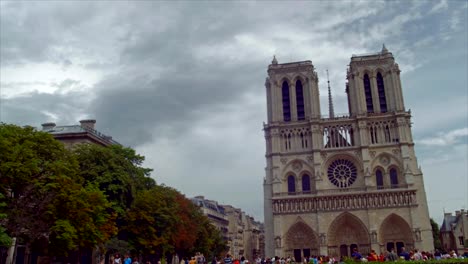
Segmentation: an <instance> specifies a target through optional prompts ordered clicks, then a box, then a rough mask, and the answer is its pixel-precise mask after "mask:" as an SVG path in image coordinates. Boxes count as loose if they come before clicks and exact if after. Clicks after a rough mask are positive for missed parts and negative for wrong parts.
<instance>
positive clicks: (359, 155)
mask: <svg viewBox="0 0 468 264" xmlns="http://www.w3.org/2000/svg"><path fill="white" fill-rule="evenodd" d="M354 155H355V156H356V157H358V158H359V159H360V160H362V153H361V151H359V150H355V151H354Z"/></svg>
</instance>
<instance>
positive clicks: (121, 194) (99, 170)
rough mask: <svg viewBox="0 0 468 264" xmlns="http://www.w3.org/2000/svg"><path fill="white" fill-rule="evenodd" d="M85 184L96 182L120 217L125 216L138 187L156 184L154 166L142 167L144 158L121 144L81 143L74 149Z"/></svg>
mask: <svg viewBox="0 0 468 264" xmlns="http://www.w3.org/2000/svg"><path fill="white" fill-rule="evenodd" d="M74 153H75V155H76V157H77V160H78V163H79V166H80V175H81V177H82V178H83V179H84V180H85V185H88V184H93V185H94V184H95V185H96V186H97V187H98V188H99V189H100V190H101V191H102V192H104V194H105V195H106V197H107V199H108V200H109V202H111V205H112V208H113V209H114V211H115V212H117V214H118V218H119V219H120V220H121V219H124V218H125V213H126V210H127V209H128V208H130V207H131V205H132V202H133V200H134V199H135V196H136V192H137V190H144V189H149V188H151V187H152V186H154V185H155V182H154V180H153V179H151V178H150V177H149V175H150V172H151V169H148V168H143V167H141V164H142V163H143V161H144V157H143V156H140V155H138V154H136V153H135V151H134V150H133V149H130V148H124V147H122V146H117V145H113V146H109V147H102V146H98V145H91V144H82V145H79V146H77V147H76V148H75V149H74Z"/></svg>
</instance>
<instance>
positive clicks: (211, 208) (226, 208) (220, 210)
mask: <svg viewBox="0 0 468 264" xmlns="http://www.w3.org/2000/svg"><path fill="white" fill-rule="evenodd" d="M191 200H192V202H193V203H194V204H196V205H197V206H199V207H200V209H201V210H202V212H203V214H204V215H206V216H207V217H208V219H209V220H210V222H211V224H213V225H214V226H216V227H217V228H218V230H220V232H221V234H222V236H223V238H224V239H225V240H226V245H227V246H228V248H229V249H228V253H229V254H231V255H232V257H234V258H239V259H240V258H241V257H245V258H246V259H248V260H254V258H256V257H257V256H263V253H264V252H263V249H264V233H263V224H262V223H261V222H258V221H255V219H254V218H253V217H251V216H249V215H247V214H246V213H245V212H243V211H242V210H241V209H239V208H236V207H234V206H232V205H220V204H218V202H216V201H213V200H208V199H206V198H205V197H203V196H195V197H194V198H191Z"/></svg>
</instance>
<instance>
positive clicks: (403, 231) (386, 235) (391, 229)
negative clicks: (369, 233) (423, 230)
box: [379, 214, 414, 254]
mask: <svg viewBox="0 0 468 264" xmlns="http://www.w3.org/2000/svg"><path fill="white" fill-rule="evenodd" d="M379 233H380V243H381V244H384V245H385V248H386V249H387V250H389V251H390V250H391V249H392V248H393V249H395V251H396V252H397V253H398V254H399V253H400V252H401V248H402V247H406V248H407V249H409V248H413V246H414V240H413V234H412V232H411V228H410V226H409V225H408V223H407V222H406V221H405V220H404V219H403V218H402V217H401V216H398V215H396V214H391V215H389V216H387V218H385V220H384V221H383V222H382V224H381V225H380V231H379Z"/></svg>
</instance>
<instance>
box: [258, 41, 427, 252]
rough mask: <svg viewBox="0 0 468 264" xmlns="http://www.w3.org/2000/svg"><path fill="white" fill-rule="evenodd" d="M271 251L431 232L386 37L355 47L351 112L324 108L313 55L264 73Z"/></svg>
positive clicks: (340, 248)
mask: <svg viewBox="0 0 468 264" xmlns="http://www.w3.org/2000/svg"><path fill="white" fill-rule="evenodd" d="M265 87H266V95H267V113H268V123H266V124H265V125H264V131H265V140H266V164H267V165H266V177H265V180H264V210H265V254H266V256H291V257H294V258H295V259H296V260H297V261H300V260H301V259H303V257H307V256H312V255H328V256H334V257H340V256H349V255H351V252H352V251H353V249H354V248H357V249H358V250H359V251H360V252H361V253H362V254H367V253H369V252H370V250H375V251H376V252H377V253H380V252H384V251H385V250H390V249H391V248H393V249H395V251H400V250H401V248H402V247H405V248H406V249H407V250H410V249H413V248H417V249H420V250H432V249H433V239H432V231H431V225H430V222H429V212H428V208H427V202H426V193H425V191H424V180H423V175H422V172H421V170H420V168H419V166H418V162H417V159H416V154H415V151H414V142H413V138H412V134H411V113H410V112H409V111H407V110H406V109H405V105H404V100H403V93H402V85H401V81H400V69H399V67H398V64H397V63H395V59H394V57H393V55H392V53H391V52H389V51H388V50H387V49H386V48H385V46H384V47H383V48H382V51H380V52H377V53H373V54H366V55H353V56H352V57H351V62H350V64H349V68H348V70H347V82H346V93H347V98H348V109H349V115H347V116H337V115H336V116H335V114H334V111H333V102H332V99H331V93H330V86H328V87H329V113H328V114H329V115H328V117H324V116H322V114H321V113H320V101H319V87H318V78H317V73H316V71H315V68H314V65H313V64H312V62H311V61H300V62H292V63H278V61H277V60H276V58H273V61H272V63H271V64H270V65H269V66H268V77H267V78H266V82H265Z"/></svg>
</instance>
